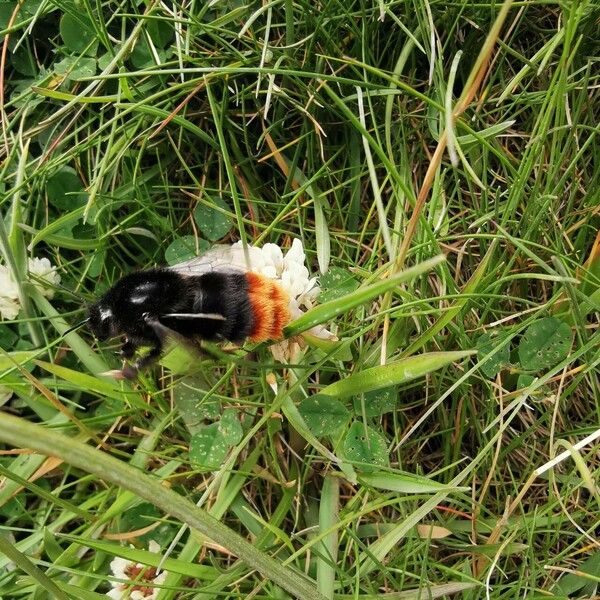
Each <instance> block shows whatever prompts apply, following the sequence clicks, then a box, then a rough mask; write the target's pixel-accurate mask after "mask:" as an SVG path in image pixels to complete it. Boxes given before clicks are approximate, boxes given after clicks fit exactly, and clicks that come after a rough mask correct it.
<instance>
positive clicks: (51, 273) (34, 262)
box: [28, 257, 60, 300]
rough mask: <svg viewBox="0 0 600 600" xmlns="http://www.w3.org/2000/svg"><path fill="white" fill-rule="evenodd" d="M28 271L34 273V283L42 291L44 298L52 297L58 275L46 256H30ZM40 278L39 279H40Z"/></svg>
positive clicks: (58, 278) (57, 282)
mask: <svg viewBox="0 0 600 600" xmlns="http://www.w3.org/2000/svg"><path fill="white" fill-rule="evenodd" d="M28 262H29V273H30V275H34V276H35V277H36V280H33V283H34V285H35V286H36V287H37V288H38V290H40V292H42V294H43V295H44V296H46V298H48V299H49V300H52V298H54V289H53V288H54V287H56V286H57V285H58V284H59V283H60V275H59V274H58V273H57V272H56V267H53V266H52V263H51V262H50V261H49V260H48V259H47V258H37V257H36V258H30V259H29V261H28ZM40 280H41V281H40Z"/></svg>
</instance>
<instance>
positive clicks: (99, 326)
mask: <svg viewBox="0 0 600 600" xmlns="http://www.w3.org/2000/svg"><path fill="white" fill-rule="evenodd" d="M87 323H88V327H89V328H90V329H91V331H92V333H93V334H94V335H95V336H96V337H97V338H98V339H99V340H100V341H104V340H108V339H109V338H111V337H115V336H116V335H117V328H116V323H115V317H114V315H113V311H112V309H111V308H110V306H108V305H106V304H103V303H102V301H100V302H96V303H95V304H92V305H91V306H90V307H89V309H88V320H87Z"/></svg>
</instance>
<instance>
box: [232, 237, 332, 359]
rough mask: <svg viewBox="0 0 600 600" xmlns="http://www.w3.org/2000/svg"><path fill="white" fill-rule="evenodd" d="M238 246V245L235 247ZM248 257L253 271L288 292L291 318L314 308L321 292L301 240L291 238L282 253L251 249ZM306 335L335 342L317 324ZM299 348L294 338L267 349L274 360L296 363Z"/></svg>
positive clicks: (276, 249) (272, 247) (268, 246)
mask: <svg viewBox="0 0 600 600" xmlns="http://www.w3.org/2000/svg"><path fill="white" fill-rule="evenodd" d="M241 245H242V244H241V242H237V243H236V244H234V246H241ZM248 257H249V259H250V266H251V269H252V270H253V271H256V272H257V273H260V274H261V275H264V276H265V277H269V278H271V279H275V280H276V281H277V282H278V283H279V284H280V285H281V287H282V288H283V289H284V290H285V291H286V292H287V293H288V295H289V297H290V313H291V315H292V318H297V317H299V316H300V315H301V314H302V313H303V312H304V311H305V310H309V309H311V308H312V307H313V306H314V305H315V303H316V299H317V296H318V295H319V292H320V291H321V289H320V288H319V285H318V283H317V278H316V277H311V276H310V273H309V271H308V269H307V267H306V264H305V263H306V254H305V252H304V246H303V245H302V241H301V240H299V239H298V238H294V240H293V242H292V245H291V247H290V248H289V249H288V251H287V252H286V253H285V254H284V253H283V250H282V249H281V248H280V247H279V246H278V245H277V244H265V245H264V246H262V247H257V246H250V247H249V248H248ZM308 333H309V334H311V335H314V336H316V337H319V338H323V339H330V340H333V339H336V337H335V336H334V335H333V334H332V333H331V332H330V331H328V330H327V329H325V328H324V327H322V326H320V325H317V326H316V327H313V328H312V329H310V330H309V331H308ZM302 348H303V344H302V342H301V341H300V340H299V339H297V338H293V339H289V340H282V341H281V342H278V343H276V344H272V345H271V347H270V349H271V353H272V354H273V357H274V358H275V360H277V361H279V362H283V363H289V362H295V360H294V358H295V357H296V359H297V358H298V357H299V356H300V351H301V349H302Z"/></svg>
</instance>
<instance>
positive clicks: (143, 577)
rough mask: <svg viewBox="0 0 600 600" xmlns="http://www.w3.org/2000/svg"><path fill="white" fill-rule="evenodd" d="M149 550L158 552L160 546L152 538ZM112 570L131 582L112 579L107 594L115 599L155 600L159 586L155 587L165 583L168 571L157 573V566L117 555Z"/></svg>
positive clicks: (119, 577)
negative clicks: (110, 588)
mask: <svg viewBox="0 0 600 600" xmlns="http://www.w3.org/2000/svg"><path fill="white" fill-rule="evenodd" d="M148 550H149V551H150V552H152V553H154V554H158V553H159V551H160V546H159V545H158V544H157V543H156V542H155V541H154V540H152V541H151V542H150V543H149V544H148ZM110 570H111V571H112V573H113V575H114V576H115V577H117V578H118V579H122V580H128V581H129V583H119V582H116V581H111V582H110V584H111V585H112V590H110V591H108V592H107V593H106V595H107V596H108V597H109V598H112V599H113V600H154V598H156V597H157V596H158V592H159V588H157V587H155V586H157V585H160V584H162V583H164V581H165V579H166V578H167V572H166V571H162V573H161V574H160V575H157V574H156V567H148V566H147V565H143V564H141V563H136V562H133V561H131V560H125V559H124V558H120V557H116V558H114V559H113V560H112V561H111V563H110Z"/></svg>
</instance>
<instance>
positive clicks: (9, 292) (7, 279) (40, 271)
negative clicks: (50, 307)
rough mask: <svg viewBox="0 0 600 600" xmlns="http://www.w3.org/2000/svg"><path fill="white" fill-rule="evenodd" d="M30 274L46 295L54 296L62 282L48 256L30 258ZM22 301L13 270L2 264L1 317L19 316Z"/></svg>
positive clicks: (0, 280) (6, 318) (0, 285)
mask: <svg viewBox="0 0 600 600" xmlns="http://www.w3.org/2000/svg"><path fill="white" fill-rule="evenodd" d="M27 266H28V268H29V274H30V275H33V277H32V278H31V280H32V282H33V284H34V285H35V287H36V288H37V289H38V290H40V292H41V293H42V294H43V295H44V296H46V298H49V299H52V298H53V297H54V287H56V286H57V285H58V284H59V283H60V275H59V274H58V273H57V272H56V267H54V266H53V265H52V263H51V262H50V261H49V260H48V259H47V258H37V257H34V258H30V259H29V260H28V264H27ZM20 308H21V303H20V302H19V288H18V286H17V283H16V282H15V280H14V278H13V274H12V271H11V270H10V269H9V268H8V267H7V266H6V265H0V317H2V318H3V319H4V320H7V321H12V320H13V319H16V318H17V315H18V314H19V310H20Z"/></svg>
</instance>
